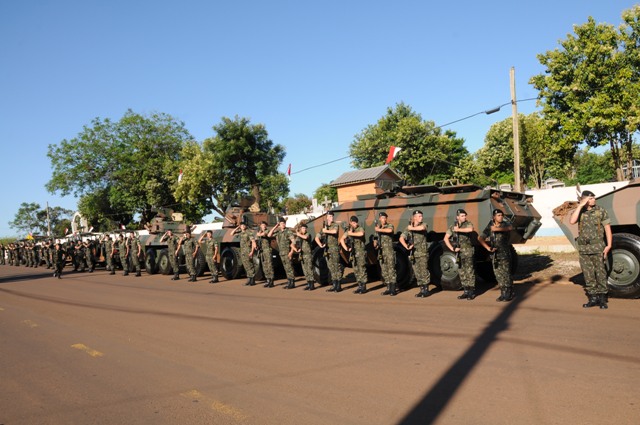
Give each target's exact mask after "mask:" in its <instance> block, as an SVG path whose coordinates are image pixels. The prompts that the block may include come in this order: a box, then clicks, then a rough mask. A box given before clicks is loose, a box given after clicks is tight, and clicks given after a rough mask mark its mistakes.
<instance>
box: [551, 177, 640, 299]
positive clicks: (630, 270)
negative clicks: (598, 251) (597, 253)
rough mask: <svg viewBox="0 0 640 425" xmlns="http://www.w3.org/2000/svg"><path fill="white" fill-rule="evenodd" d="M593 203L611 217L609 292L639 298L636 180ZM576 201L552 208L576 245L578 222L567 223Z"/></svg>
mask: <svg viewBox="0 0 640 425" xmlns="http://www.w3.org/2000/svg"><path fill="white" fill-rule="evenodd" d="M597 204H598V205H600V206H601V207H603V208H605V209H606V210H607V212H608V213H609V218H610V219H611V233H612V234H613V246H612V249H611V252H610V253H609V258H608V261H607V266H608V267H607V270H608V272H609V281H608V285H609V295H611V296H615V297H621V298H638V297H640V227H639V226H638V220H639V219H640V180H637V179H636V180H632V181H631V182H629V184H628V185H627V186H625V187H621V188H619V189H616V190H614V191H612V192H609V193H606V194H604V195H601V196H599V197H598V198H597ZM577 206H578V203H577V202H571V201H567V202H565V203H563V204H562V205H560V206H558V207H557V208H555V209H554V210H553V218H554V220H556V222H557V223H558V225H559V226H560V228H561V229H562V231H563V232H564V234H565V236H566V237H567V238H568V239H569V241H570V242H571V243H572V244H573V245H574V246H576V237H577V236H578V225H577V224H570V223H569V220H570V218H571V214H572V213H573V211H575V209H576V208H577Z"/></svg>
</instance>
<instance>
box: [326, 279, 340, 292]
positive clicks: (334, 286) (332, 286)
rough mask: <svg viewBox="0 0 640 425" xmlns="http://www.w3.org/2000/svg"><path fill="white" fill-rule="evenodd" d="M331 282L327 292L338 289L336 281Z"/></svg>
mask: <svg viewBox="0 0 640 425" xmlns="http://www.w3.org/2000/svg"><path fill="white" fill-rule="evenodd" d="M331 283H332V284H331V288H329V289H327V292H336V291H337V290H338V281H337V280H334V281H333V282H331Z"/></svg>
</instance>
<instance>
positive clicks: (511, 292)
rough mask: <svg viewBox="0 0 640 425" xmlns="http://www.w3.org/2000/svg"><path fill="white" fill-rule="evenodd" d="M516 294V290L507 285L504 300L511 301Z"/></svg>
mask: <svg viewBox="0 0 640 425" xmlns="http://www.w3.org/2000/svg"><path fill="white" fill-rule="evenodd" d="M515 296H516V291H515V289H513V286H509V287H507V289H506V290H505V294H504V300H505V301H511V300H512V299H513V298H514V297H515Z"/></svg>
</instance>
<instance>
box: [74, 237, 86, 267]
mask: <svg viewBox="0 0 640 425" xmlns="http://www.w3.org/2000/svg"><path fill="white" fill-rule="evenodd" d="M73 259H74V264H73V266H74V269H73V271H78V269H80V272H84V269H85V267H86V265H85V261H84V246H83V245H82V242H81V241H77V242H76V245H75V248H74V252H73Z"/></svg>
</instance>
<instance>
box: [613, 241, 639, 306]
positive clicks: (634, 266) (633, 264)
mask: <svg viewBox="0 0 640 425" xmlns="http://www.w3.org/2000/svg"><path fill="white" fill-rule="evenodd" d="M607 266H608V271H609V279H608V286H609V295H611V296H613V297H618V298H638V297H640V237H638V236H636V235H633V234H631V233H615V234H614V235H613V243H612V248H611V255H609V258H608V261H607Z"/></svg>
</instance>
